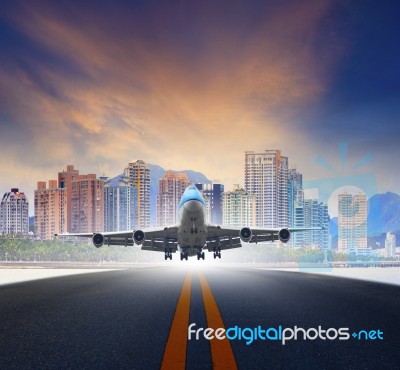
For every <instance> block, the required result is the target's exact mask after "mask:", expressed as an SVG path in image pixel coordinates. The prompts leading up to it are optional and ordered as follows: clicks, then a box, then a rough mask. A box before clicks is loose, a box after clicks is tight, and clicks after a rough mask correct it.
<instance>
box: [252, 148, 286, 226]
mask: <svg viewBox="0 0 400 370" xmlns="http://www.w3.org/2000/svg"><path fill="white" fill-rule="evenodd" d="M244 184H245V190H246V191H248V192H249V193H251V194H254V195H255V196H256V223H257V226H259V227H288V226H289V214H288V213H289V212H288V158H287V157H284V156H282V155H281V151H280V150H266V151H265V152H264V153H255V152H252V151H247V152H245V168H244Z"/></svg>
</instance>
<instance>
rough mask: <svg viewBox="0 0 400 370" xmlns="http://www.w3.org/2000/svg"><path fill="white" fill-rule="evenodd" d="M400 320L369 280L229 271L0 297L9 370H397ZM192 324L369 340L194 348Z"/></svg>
mask: <svg viewBox="0 0 400 370" xmlns="http://www.w3.org/2000/svg"><path fill="white" fill-rule="evenodd" d="M399 319H400V287H399V286H394V285H388V284H381V283H373V282H366V281H360V280H352V279H344V278H337V277H330V276H322V275H315V274H305V273H297V272H286V271H271V270H259V269H248V268H225V267H220V268H216V267H214V268H207V269H203V270H199V269H193V268H191V267H179V268H177V267H176V266H171V267H149V268H141V269H129V270H121V271H107V272H99V273H90V274H81V275H76V276H65V277H57V278H50V279H43V280H37V281H30V282H25V283H17V284H10V285H5V286H2V287H0V327H1V331H0V367H1V368H2V369H160V368H162V369H184V368H186V369H212V368H215V369H224V368H233V369H234V368H239V369H394V368H399V364H400V336H399V334H400V320H399ZM192 323H195V324H196V326H195V329H198V328H201V327H202V328H207V327H211V328H214V329H216V328H219V327H221V326H222V327H224V328H225V329H228V328H235V327H239V328H242V329H243V328H257V327H258V326H260V328H261V329H268V328H274V329H276V331H277V332H279V326H281V327H282V330H284V329H285V328H291V329H293V328H294V327H295V326H297V327H298V328H304V329H306V330H308V329H310V328H317V329H318V326H321V329H322V330H326V329H330V328H333V329H336V330H338V329H339V328H349V329H348V332H349V334H353V333H356V334H357V335H360V338H361V339H358V337H357V338H353V337H352V336H351V335H350V338H349V339H348V340H338V339H337V338H336V339H332V340H330V339H326V340H323V339H319V338H317V339H314V340H311V339H307V340H304V339H303V337H302V335H301V333H300V334H299V337H298V340H294V339H291V340H288V341H287V342H286V344H285V345H282V341H281V340H272V339H270V340H268V339H266V340H264V339H258V340H254V341H253V342H252V343H251V344H246V341H248V342H249V341H250V340H249V339H248V338H249V332H247V334H246V335H243V338H247V340H245V339H243V338H242V339H240V340H239V339H238V338H237V339H235V340H230V341H229V340H227V339H225V340H217V339H213V340H207V339H205V338H204V337H203V336H201V335H199V340H196V339H195V335H192V339H191V340H188V339H187V335H188V325H189V324H192ZM361 330H365V331H366V332H370V331H371V330H376V331H377V330H380V331H381V332H382V333H383V334H382V335H381V336H382V337H383V339H379V338H378V337H377V335H376V332H375V334H372V335H371V336H372V339H371V338H370V339H365V334H364V332H362V333H361V334H358V333H359V332H360V331H361ZM232 333H233V334H234V331H231V336H233V334H232ZM274 333H275V332H274V331H270V332H269V334H270V337H272V338H274V337H273V334H274ZM313 333H314V332H312V333H311V334H310V335H311V336H313ZM200 334H201V332H200ZM289 334H290V332H289V333H288V335H289ZM330 334H331V337H333V334H334V331H333V330H332V331H331V332H330ZM257 335H258V334H257ZM253 336H254V334H253ZM261 336H262V335H261ZM264 336H265V334H264ZM374 338H375V339H374Z"/></svg>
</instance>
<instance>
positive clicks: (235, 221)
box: [222, 185, 256, 227]
mask: <svg viewBox="0 0 400 370" xmlns="http://www.w3.org/2000/svg"><path fill="white" fill-rule="evenodd" d="M255 208H256V196H255V195H252V194H249V193H248V192H247V191H245V190H244V189H241V188H240V187H239V185H237V186H236V187H235V189H234V190H233V191H228V192H225V193H224V197H223V216H224V218H223V222H222V223H223V225H224V226H227V227H244V226H246V227H254V226H255V223H256V212H255Z"/></svg>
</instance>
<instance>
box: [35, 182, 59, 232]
mask: <svg viewBox="0 0 400 370" xmlns="http://www.w3.org/2000/svg"><path fill="white" fill-rule="evenodd" d="M66 231H67V189H66V188H63V189H60V188H58V187H57V180H50V181H49V187H48V188H46V182H45V181H39V182H38V183H37V189H36V190H35V235H36V236H38V237H39V238H40V239H52V238H54V234H62V233H65V232H66Z"/></svg>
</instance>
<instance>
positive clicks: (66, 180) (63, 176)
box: [35, 164, 79, 232]
mask: <svg viewBox="0 0 400 370" xmlns="http://www.w3.org/2000/svg"><path fill="white" fill-rule="evenodd" d="M78 176H79V171H78V170H76V169H75V168H74V166H73V165H72V164H69V165H67V170H66V171H62V172H59V173H58V187H59V188H60V189H65V197H66V201H67V208H66V221H67V225H66V229H65V230H66V231H67V232H71V225H72V210H71V207H72V202H71V194H72V180H74V179H76V178H77V177H78ZM35 222H36V220H35Z"/></svg>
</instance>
